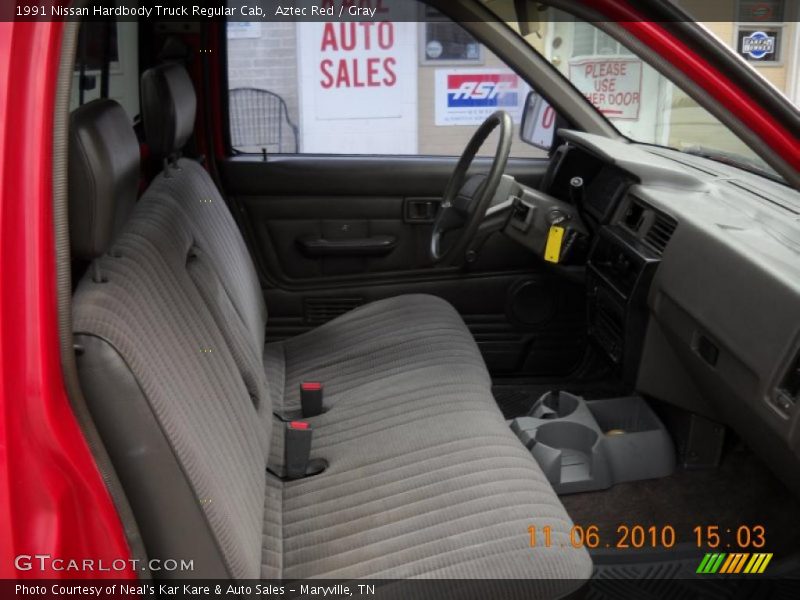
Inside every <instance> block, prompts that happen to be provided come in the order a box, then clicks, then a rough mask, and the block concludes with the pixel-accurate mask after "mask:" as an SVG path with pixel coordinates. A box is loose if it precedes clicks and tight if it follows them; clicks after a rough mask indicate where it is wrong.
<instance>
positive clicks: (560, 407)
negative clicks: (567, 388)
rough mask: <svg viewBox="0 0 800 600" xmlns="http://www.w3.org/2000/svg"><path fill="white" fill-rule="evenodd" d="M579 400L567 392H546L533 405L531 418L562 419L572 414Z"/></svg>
mask: <svg viewBox="0 0 800 600" xmlns="http://www.w3.org/2000/svg"><path fill="white" fill-rule="evenodd" d="M579 405H580V400H579V399H578V397H577V396H573V395H572V394H568V393H567V392H547V393H546V394H545V395H544V396H542V397H541V398H540V399H539V401H538V402H537V403H536V404H535V405H534V407H533V410H532V411H531V412H530V416H531V417H535V418H537V419H548V420H550V419H563V418H564V417H568V416H570V415H571V414H572V413H574V412H575V411H576V410H577V409H578V406H579Z"/></svg>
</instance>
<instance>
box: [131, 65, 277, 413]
mask: <svg viewBox="0 0 800 600" xmlns="http://www.w3.org/2000/svg"><path fill="white" fill-rule="evenodd" d="M142 98H143V101H142V118H143V120H144V124H145V131H146V132H147V133H146V135H147V142H148V145H149V146H150V148H151V152H152V153H153V154H154V156H155V157H156V158H159V159H167V160H166V161H165V162H166V163H167V166H166V168H165V169H164V171H162V172H161V173H160V174H159V175H158V176H156V178H155V179H154V180H153V182H152V183H151V185H150V187H149V188H148V194H153V195H159V196H161V197H162V201H164V202H172V203H175V204H176V205H177V206H178V207H179V209H180V210H181V211H182V213H183V215H184V217H185V221H186V223H187V226H188V227H189V228H190V229H191V231H192V235H193V236H194V242H195V243H194V252H193V264H192V273H193V274H194V276H195V277H196V278H197V281H198V285H199V287H200V289H201V291H202V292H203V293H204V294H205V296H206V300H207V303H208V305H209V307H210V310H211V311H212V313H213V314H214V316H215V318H216V319H217V321H218V323H219V325H220V327H221V329H222V331H223V333H224V334H225V335H226V336H227V340H228V343H229V345H230V346H231V348H232V349H233V350H234V355H235V356H236V358H237V362H238V364H239V367H240V369H241V370H242V373H243V376H244V377H245V380H246V381H247V382H248V388H249V390H250V392H251V394H252V395H253V396H254V401H256V402H259V401H260V394H261V393H262V391H261V390H260V389H259V386H260V385H266V382H258V381H257V380H258V379H260V378H263V371H264V368H263V352H264V340H265V334H266V322H267V307H266V304H265V303H264V295H263V291H262V289H261V283H260V280H259V278H258V274H257V272H256V268H255V265H254V264H253V260H252V258H251V256H250V252H249V250H248V248H247V245H246V243H245V241H244V238H243V237H242V234H241V232H240V230H239V227H238V226H237V224H236V221H235V220H234V219H233V216H232V215H231V213H230V211H229V210H228V207H227V205H226V204H225V201H224V200H223V198H222V196H221V195H220V193H219V190H218V189H217V187H216V185H215V184H214V182H213V180H212V179H211V177H210V176H209V175H208V173H207V172H206V170H205V169H203V168H202V166H200V165H199V164H198V163H197V162H195V161H192V160H188V159H179V158H178V157H179V155H180V151H181V149H182V148H183V146H184V145H185V143H186V141H187V140H188V138H189V136H190V134H191V131H190V130H187V128H186V125H185V124H186V123H194V118H195V106H196V102H195V97H194V88H193V87H192V83H191V80H190V79H189V75H188V73H187V72H186V69H185V68H184V67H183V66H182V65H179V64H175V63H168V64H164V65H159V66H157V67H153V68H152V69H149V70H147V71H145V73H144V74H143V75H142ZM171 120H174V121H175V122H174V123H172V122H171ZM148 124H149V126H148ZM153 124H157V125H161V126H163V127H165V128H166V130H168V131H171V132H173V134H172V137H169V138H167V137H165V136H164V134H163V132H162V131H161V130H160V129H158V128H157V127H156V126H155V125H153ZM274 391H275V392H276V393H277V390H274Z"/></svg>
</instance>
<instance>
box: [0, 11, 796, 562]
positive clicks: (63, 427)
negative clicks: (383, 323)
mask: <svg viewBox="0 0 800 600" xmlns="http://www.w3.org/2000/svg"><path fill="white" fill-rule="evenodd" d="M593 6H594V7H595V8H596V9H597V10H599V11H601V12H603V13H604V14H608V15H609V17H610V20H614V17H616V18H623V19H624V18H625V15H628V17H630V15H631V14H635V13H631V12H630V11H631V8H630V5H628V4H627V3H626V2H623V1H622V0H595V1H594V2H593ZM625 26H626V27H627V28H628V30H629V31H630V32H631V33H632V34H633V35H635V36H636V37H638V38H639V39H640V40H642V41H643V42H644V43H645V44H647V45H648V46H650V47H652V48H653V49H655V50H656V51H658V52H659V53H660V54H661V55H662V56H664V57H665V59H667V60H669V61H670V62H672V63H673V64H677V65H678V66H679V67H680V68H681V70H682V71H683V72H684V73H685V74H686V75H687V76H688V77H689V78H690V79H692V80H693V81H694V82H695V83H696V84H698V85H700V86H701V87H702V88H703V89H705V90H706V91H707V92H708V93H710V94H711V95H712V96H713V97H714V98H715V99H717V100H718V101H719V102H721V103H722V104H723V105H724V106H726V107H727V108H729V109H730V110H731V112H733V113H734V114H735V115H736V116H737V117H738V118H740V119H741V120H742V122H743V123H745V124H746V125H748V126H749V127H751V128H752V129H753V130H754V131H756V132H758V134H759V135H760V136H761V137H762V139H764V143H765V144H767V145H768V146H769V147H771V148H772V149H773V150H774V151H775V152H776V153H778V154H779V155H781V156H782V157H783V158H784V160H786V161H787V162H788V163H790V164H792V165H794V166H796V167H797V168H798V169H800V163H799V162H798V161H800V145H798V140H797V138H796V137H794V136H793V135H792V133H791V132H790V131H788V130H787V129H786V128H785V127H783V126H782V124H781V123H780V122H777V121H776V120H775V119H774V118H772V117H771V115H768V114H764V113H762V112H760V111H758V110H754V109H753V103H752V102H750V101H749V99H748V97H747V95H746V94H744V93H743V92H742V90H740V89H739V88H738V87H737V86H736V85H735V84H734V83H733V82H732V81H731V80H730V79H729V78H728V77H726V76H725V74H724V73H719V72H717V71H715V70H714V69H713V68H712V67H711V66H710V65H709V64H708V63H707V61H705V60H703V58H702V57H700V56H698V55H696V54H694V53H693V52H691V50H689V49H688V48H687V47H686V46H685V45H683V44H682V43H680V42H679V41H678V40H676V39H675V38H674V36H672V35H671V34H670V33H669V32H668V31H666V30H665V29H664V28H663V27H660V26H659V25H658V24H655V23H644V22H638V21H636V20H635V19H631V20H630V21H629V22H628V23H626V25H625ZM62 31H63V25H62V24H61V23H56V22H27V23H20V22H17V23H9V22H3V23H0V79H1V80H2V81H0V180H2V187H1V188H0V273H2V284H1V285H0V474H2V477H0V531H2V533H1V534H0V578H10V577H26V576H30V577H42V576H46V577H79V576H84V577H102V576H116V577H120V576H133V575H135V573H134V572H133V570H132V569H128V570H127V571H125V572H116V571H112V572H108V571H94V572H82V571H64V570H55V569H53V568H52V565H51V568H49V569H45V570H44V571H40V570H38V569H36V570H31V571H17V570H15V568H14V562H15V561H14V559H15V557H16V556H18V555H35V554H46V555H50V556H52V557H53V558H64V559H78V560H82V559H93V560H95V561H100V560H102V561H103V563H104V564H105V565H106V566H109V565H111V564H112V561H114V560H117V561H119V560H128V559H129V558H130V552H129V549H128V546H127V543H126V540H125V535H124V531H123V529H122V525H121V523H120V521H119V519H118V516H117V513H116V510H115V508H114V506H113V503H112V501H111V498H110V497H109V494H108V492H107V490H106V487H105V485H104V483H103V479H102V477H101V475H100V473H99V471H98V469H97V467H96V465H95V463H94V460H93V458H92V455H91V452H90V451H89V448H88V446H87V444H86V441H85V439H84V438H83V436H82V433H81V430H80V427H79V425H78V423H77V421H76V420H75V417H74V415H73V413H72V411H71V408H70V404H69V399H68V398H67V394H66V391H65V388H64V384H63V381H62V374H61V367H60V358H59V343H58V323H57V314H56V284H55V281H56V271H55V253H54V239H53V215H52V176H51V170H52V160H51V154H52V133H53V109H54V106H53V103H54V91H55V85H56V80H57V74H58V62H59V52H60V43H61V34H62ZM216 81H219V78H218V77H217V78H216ZM216 91H218V90H216ZM213 100H214V99H213V98H212V101H213ZM215 126H217V127H220V126H221V123H220V121H219V120H217V121H216V123H215ZM216 133H217V140H219V139H222V138H221V137H220V135H219V134H220V133H221V131H217V132H216ZM217 151H219V147H217Z"/></svg>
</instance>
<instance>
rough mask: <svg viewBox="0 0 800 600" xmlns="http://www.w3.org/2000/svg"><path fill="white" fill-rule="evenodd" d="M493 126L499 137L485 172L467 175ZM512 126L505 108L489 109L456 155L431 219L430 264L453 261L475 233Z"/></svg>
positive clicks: (499, 174) (508, 147) (503, 161)
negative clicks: (436, 211) (490, 111)
mask: <svg viewBox="0 0 800 600" xmlns="http://www.w3.org/2000/svg"><path fill="white" fill-rule="evenodd" d="M497 127H500V138H499V139H498V141H497V150H495V153H494V159H493V160H492V166H491V168H490V169H489V173H488V174H485V173H484V174H480V175H473V176H472V177H470V178H469V179H467V171H468V170H469V168H470V166H471V165H472V161H473V160H475V156H476V155H477V154H478V150H480V148H481V146H482V145H483V143H484V142H485V141H486V138H488V137H489V134H491V133H492V132H493V131H494V130H495V128H497ZM513 128H514V126H513V123H512V121H511V116H509V114H508V113H507V112H505V111H503V110H498V111H497V112H495V113H492V114H491V115H489V118H487V119H486V120H485V121H484V122H483V123H482V124H481V126H480V127H478V130H477V131H476V132H475V134H474V135H473V136H472V139H471V140H470V141H469V144H467V147H466V148H465V149H464V152H463V154H462V155H461V158H459V159H458V163H457V164H456V168H455V170H454V171H453V174H452V175H451V176H450V181H448V182H447V187H446V188H445V191H444V196H442V204H441V206H440V209H439V212H438V214H437V215H436V220H435V221H434V223H433V231H432V232H431V243H430V256H431V260H432V261H433V263H434V264H437V265H438V264H449V263H451V262H453V261H454V260H455V259H457V258H458V257H460V256H461V255H462V254H463V253H464V251H465V250H466V248H467V246H468V245H469V243H470V241H471V240H472V238H474V237H475V233H476V232H477V231H478V226H479V225H480V223H481V220H482V219H483V217H484V216H485V215H486V210H487V209H488V208H489V204H490V203H491V201H492V197H493V196H494V194H495V192H496V191H497V186H498V185H499V184H500V178H501V177H502V176H503V172H504V171H505V169H506V163H507V162H508V155H509V153H510V152H511V136H512V134H513ZM450 232H452V235H451V236H448V237H451V238H452V239H450V240H449V243H448V247H447V248H443V247H442V246H443V244H442V239H443V237H444V235H445V234H447V233H450Z"/></svg>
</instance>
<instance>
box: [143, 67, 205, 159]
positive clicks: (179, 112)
mask: <svg viewBox="0 0 800 600" xmlns="http://www.w3.org/2000/svg"><path fill="white" fill-rule="evenodd" d="M196 107H197V99H196V97H195V93H194V87H193V86H192V80H191V79H190V78H189V73H188V72H187V71H186V68H185V67H184V66H183V65H180V64H177V63H168V64H164V65H159V66H157V67H153V68H152V69H148V70H147V71H145V72H144V74H143V75H142V120H143V121H144V134H145V137H146V138H147V145H148V146H149V147H150V151H151V152H152V153H153V155H154V156H155V157H156V158H164V157H166V156H170V155H172V154H174V153H175V152H178V151H179V150H180V149H181V148H183V146H184V145H185V144H186V142H187V141H188V139H189V137H190V136H191V135H192V131H193V130H194V114H195V109H196Z"/></svg>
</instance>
